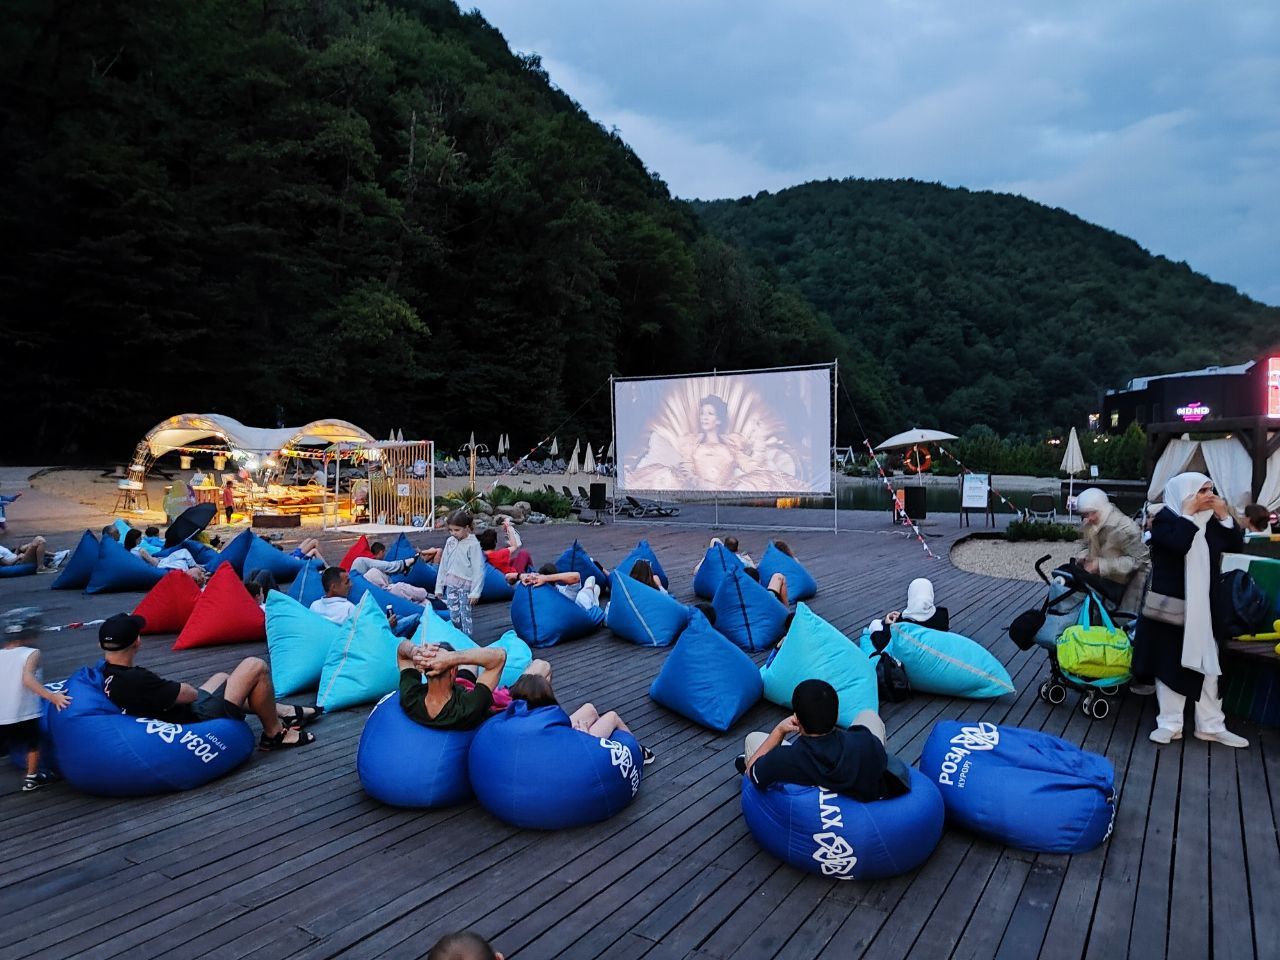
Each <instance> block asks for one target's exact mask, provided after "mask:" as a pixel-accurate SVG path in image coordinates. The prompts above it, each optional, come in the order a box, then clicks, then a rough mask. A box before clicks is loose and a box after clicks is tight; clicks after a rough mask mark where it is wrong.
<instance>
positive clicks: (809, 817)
mask: <svg viewBox="0 0 1280 960" xmlns="http://www.w3.org/2000/svg"><path fill="white" fill-rule="evenodd" d="M779 749H789V748H786V747H783V748H779ZM910 769H911V790H910V791H909V792H908V793H905V794H903V795H902V796H900V797H894V798H892V799H890V800H874V801H872V802H871V803H862V802H860V801H858V800H854V799H853V798H852V797H846V796H844V795H843V794H839V793H833V792H831V791H829V790H826V789H825V788H822V787H802V786H798V785H797V784H794V783H775V784H772V785H770V786H768V787H765V788H764V789H761V788H760V787H757V786H756V785H755V784H754V783H753V782H752V781H751V778H750V777H743V778H742V816H743V818H744V819H745V820H746V821H747V828H748V829H749V830H750V831H751V834H752V836H754V837H755V838H756V842H757V843H759V844H760V846H761V847H763V848H764V849H765V850H767V851H768V852H769V853H771V854H773V855H774V856H775V857H777V858H778V859H779V860H782V861H784V862H786V863H789V864H791V866H793V867H795V868H796V869H798V870H804V871H805V872H806V873H815V874H817V875H819V876H821V877H825V878H827V879H828V880H883V879H885V878H886V877H896V876H898V875H899V874H902V873H906V872H908V871H909V870H914V869H915V868H916V867H918V866H920V864H922V863H924V862H925V860H927V859H929V855H930V854H931V853H933V851H934V848H935V847H937V845H938V841H939V840H941V839H942V825H943V821H944V820H945V817H946V813H945V810H944V808H943V805H942V798H941V797H940V796H939V795H938V788H937V787H936V786H934V783H933V781H932V780H930V779H929V778H928V777H925V776H923V775H922V774H921V773H920V771H919V770H916V769H915V768H914V767H912V768H910Z"/></svg>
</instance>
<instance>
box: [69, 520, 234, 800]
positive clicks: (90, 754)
mask: <svg viewBox="0 0 1280 960" xmlns="http://www.w3.org/2000/svg"><path fill="white" fill-rule="evenodd" d="M110 542H111V543H115V541H114V540H112V541H110ZM122 549H123V548H122ZM102 666H103V664H102V662H101V661H100V662H99V663H98V664H97V665H96V666H93V667H81V668H80V669H79V670H77V671H76V672H75V673H74V674H73V675H72V676H71V678H70V679H69V680H68V681H67V686H66V693H67V695H68V696H69V697H71V704H70V706H68V707H67V708H66V709H65V710H53V711H51V712H50V714H49V734H50V737H51V739H52V740H53V748H54V751H55V752H56V754H57V757H58V766H59V768H60V769H61V771H62V775H63V777H65V778H66V780H67V782H68V783H70V784H71V785H72V786H73V787H75V788H76V789H77V790H82V791H84V792H85V793H92V794H97V795H98V796H104V797H142V796H148V795H150V794H154V793H169V792H172V791H175V790H191V789H194V788H195V787H199V786H202V785H203V784H206V783H208V782H209V781H210V780H215V779H217V778H218V777H221V776H223V775H224V774H227V773H230V772H231V771H232V770H234V769H235V768H236V767H238V766H240V764H242V763H244V762H245V761H246V760H248V759H249V755H250V754H251V753H253V751H254V748H255V747H256V746H257V744H256V743H255V742H254V737H253V732H252V731H251V730H250V729H249V725H248V724H247V723H245V722H244V721H243V720H205V721H203V722H201V723H191V724H179V723H166V722H164V721H161V720H152V719H149V718H146V717H131V716H128V715H126V714H123V713H121V712H120V708H119V707H117V706H116V705H115V704H113V703H112V702H111V701H110V700H108V699H107V695H106V694H105V693H103V692H102Z"/></svg>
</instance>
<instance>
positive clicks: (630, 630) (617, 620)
mask: <svg viewBox="0 0 1280 960" xmlns="http://www.w3.org/2000/svg"><path fill="white" fill-rule="evenodd" d="M609 582H610V584H611V585H612V586H611V590H610V593H609V612H608V613H607V614H606V616H605V621H604V622H605V626H607V627H608V628H609V629H610V630H612V631H613V632H614V633H616V634H617V635H618V636H620V637H622V638H623V639H625V640H630V641H631V642H632V643H636V644H639V645H640V646H642V647H669V646H671V644H673V643H675V642H676V638H677V637H678V636H680V631H682V630H683V629H684V628H685V627H686V626H687V625H688V623H689V608H688V607H686V606H685V605H684V604H683V603H681V602H680V601H679V600H676V599H674V598H672V597H670V596H668V595H667V594H665V593H663V592H662V591H661V590H659V589H658V588H657V587H651V586H649V585H648V584H645V583H641V582H640V581H639V580H633V579H632V578H631V577H630V575H628V574H625V573H620V572H619V571H617V570H615V571H614V572H613V574H612V575H611V576H610V578H609Z"/></svg>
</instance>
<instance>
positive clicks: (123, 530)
mask: <svg viewBox="0 0 1280 960" xmlns="http://www.w3.org/2000/svg"><path fill="white" fill-rule="evenodd" d="M111 525H112V526H113V527H115V528H116V530H117V531H119V533H120V542H121V543H124V538H125V537H127V536H128V535H129V531H130V530H132V529H133V527H132V525H130V523H129V521H127V520H122V519H120V518H119V517H116V518H115V519H114V520H112V521H111Z"/></svg>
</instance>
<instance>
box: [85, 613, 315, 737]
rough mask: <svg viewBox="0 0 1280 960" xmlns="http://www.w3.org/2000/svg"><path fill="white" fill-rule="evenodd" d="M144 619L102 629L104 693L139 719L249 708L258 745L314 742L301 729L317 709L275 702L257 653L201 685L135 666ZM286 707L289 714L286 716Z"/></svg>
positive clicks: (240, 712) (123, 617) (236, 715)
mask: <svg viewBox="0 0 1280 960" xmlns="http://www.w3.org/2000/svg"><path fill="white" fill-rule="evenodd" d="M146 623H147V621H146V620H145V619H143V618H142V617H139V616H135V615H132V614H128V613H117V614H116V615H115V616H114V617H109V618H107V620H105V621H104V622H103V624H102V626H101V627H100V628H99V629H98V643H99V645H100V646H101V647H102V650H103V658H104V659H105V660H106V664H105V666H104V667H103V670H102V673H103V677H104V679H103V683H102V691H103V693H105V694H106V695H107V697H108V699H110V700H111V702H112V703H114V704H115V705H116V706H118V707H120V709H122V710H124V711H125V712H126V713H129V714H131V715H133V716H135V717H152V718H155V719H157V720H166V721H169V722H170V723H195V722H197V721H200V720H213V719H215V718H217V717H230V718H231V719H233V720H243V719H244V716H245V713H246V708H247V710H248V711H249V712H252V713H254V714H256V715H257V717H258V719H259V720H261V721H262V738H261V739H260V740H259V741H258V747H259V749H262V750H283V749H285V748H288V747H300V746H303V745H304V744H308V743H313V742H314V741H315V737H314V736H312V735H311V734H310V733H308V732H307V731H305V730H303V729H302V727H303V725H304V724H305V723H306V721H307V720H309V719H311V718H312V717H314V716H315V715H316V713H317V712H318V711H316V710H314V709H313V710H310V711H308V710H307V709H306V708H304V707H298V706H292V705H290V704H287V703H276V695H275V688H274V687H273V686H272V685H271V674H270V672H269V671H268V670H267V665H266V664H265V663H264V662H263V661H262V660H260V659H258V658H257V657H246V658H245V659H243V660H241V661H240V663H239V664H237V665H236V668H235V669H234V670H232V671H231V673H229V674H227V673H215V674H214V675H213V676H212V677H210V678H209V679H208V680H206V681H205V682H204V683H203V684H201V686H200V688H199V689H197V688H195V687H193V686H191V684H189V683H179V682H178V681H177V680H166V679H164V677H160V676H157V675H156V674H154V673H152V672H151V671H150V670H147V669H144V668H143V667H136V666H134V663H133V661H134V659H135V658H136V657H137V655H138V650H139V649H140V648H141V646H142V641H141V640H140V639H139V634H140V633H141V631H142V628H143V627H144V626H146ZM282 707H283V708H287V710H288V711H289V712H287V713H284V714H283V715H282V714H281V712H280V711H281V708H282Z"/></svg>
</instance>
